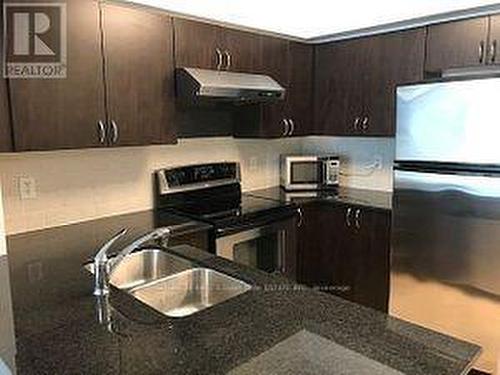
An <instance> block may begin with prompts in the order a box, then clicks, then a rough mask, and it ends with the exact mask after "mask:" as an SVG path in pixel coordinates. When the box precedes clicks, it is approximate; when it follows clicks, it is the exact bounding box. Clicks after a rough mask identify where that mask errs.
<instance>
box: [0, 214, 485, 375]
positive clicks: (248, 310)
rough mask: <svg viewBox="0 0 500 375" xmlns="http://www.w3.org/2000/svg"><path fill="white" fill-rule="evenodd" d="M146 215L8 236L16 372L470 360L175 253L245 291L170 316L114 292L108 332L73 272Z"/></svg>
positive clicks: (446, 341) (428, 373) (390, 366)
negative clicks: (225, 276) (245, 287)
mask: <svg viewBox="0 0 500 375" xmlns="http://www.w3.org/2000/svg"><path fill="white" fill-rule="evenodd" d="M149 215H150V213H142V214H138V215H128V216H126V217H119V218H109V219H103V220H97V221H94V222H87V223H82V224H75V225H71V226H67V227H64V228H55V229H50V230H44V231H39V232H33V233H27V234H22V235H17V236H13V237H10V238H8V248H9V258H8V262H9V268H10V283H11V287H12V300H13V310H14V322H15V347H16V350H17V355H16V357H15V363H16V367H17V372H18V374H224V373H228V372H231V373H232V374H245V373H272V374H285V373H293V374H312V373H315V374H320V373H325V374H326V373H331V374H356V375H358V374H368V373H370V374H377V373H384V369H385V373H387V374H400V373H403V374H415V375H417V374H418V375H433V374H436V375H437V374H439V375H446V374H457V375H458V374H462V373H463V372H464V371H465V370H466V369H467V368H468V367H469V366H470V364H471V362H472V361H473V359H474V358H475V357H476V355H477V354H478V351H479V348H478V347H476V346H474V345H470V344H468V343H465V342H463V341H459V340H455V339H452V338H450V337H447V336H444V335H441V334H438V333H435V332H431V331H429V330H427V329H424V328H420V327H417V326H415V325H412V324H408V323H405V322H402V321H400V320H397V319H394V318H391V317H388V316H387V315H384V314H382V313H379V312H376V311H374V310H371V309H367V308H364V307H361V306H358V305H356V304H353V303H350V302H346V301H343V300H341V299H339V298H336V297H333V296H330V295H327V294H323V293H321V292H318V291H313V290H310V289H305V288H298V287H296V286H295V284H293V283H291V282H289V281H287V280H284V279H282V278H281V277H278V276H273V275H268V274H265V273H262V272H260V271H257V270H253V269H249V268H246V267H243V266H240V265H237V264H234V263H232V262H230V261H227V260H224V259H221V258H218V257H215V256H213V255H210V254H208V253H206V252H203V251H200V250H197V249H194V248H192V247H185V246H183V247H180V248H178V250H177V251H179V252H181V253H182V254H183V255H184V256H185V257H187V258H189V259H191V260H192V261H193V262H195V263H197V264H201V265H203V266H206V267H209V268H213V269H216V270H219V271H220V272H223V273H226V274H228V275H232V276H234V277H237V278H240V279H243V280H245V281H247V282H248V283H250V284H251V285H253V289H252V290H251V291H249V292H247V293H245V294H242V295H240V296H238V297H236V298H234V299H231V300H228V301H226V302H224V303H222V304H220V305H217V306H214V307H212V308H209V309H207V310H204V311H202V312H200V313H198V314H195V315H192V316H190V317H187V318H181V319H174V318H168V317H165V316H163V315H161V314H159V313H157V312H156V311H154V310H152V309H150V308H149V307H147V306H145V305H142V304H141V303H139V302H137V301H135V300H134V299H132V298H131V297H129V296H128V295H126V294H124V293H123V292H120V291H118V290H115V289H113V290H112V293H111V296H110V303H111V306H112V316H113V321H114V324H113V326H114V330H113V332H110V331H109V330H108V329H107V328H106V327H105V326H103V325H100V324H99V323H98V322H97V318H96V300H95V297H94V296H93V295H92V287H93V280H92V277H91V275H90V274H89V273H88V272H87V271H86V270H84V269H83V268H82V264H83V263H84V262H85V261H86V260H87V259H88V258H89V256H91V255H93V253H94V252H95V248H96V246H97V244H99V243H101V242H102V241H103V240H104V239H105V238H108V236H109V235H110V233H113V231H115V229H116V227H122V226H123V225H124V224H125V223H128V225H134V226H137V227H138V228H141V230H143V231H144V230H149V229H150V228H149V227H150V225H152V222H150V216H149ZM0 264H3V266H2V267H0V273H2V274H3V275H5V274H6V271H7V270H6V268H7V267H6V264H7V263H5V262H4V263H0ZM0 319H6V317H4V316H3V315H2V317H0ZM2 334H3V332H2ZM301 346H303V348H304V350H302V351H301V350H298V348H300V347H301ZM0 353H1V352H0ZM293 353H297V355H293ZM276 362H278V363H280V364H281V365H280V366H278V367H276ZM290 366H291V367H292V369H290ZM320 370H321V371H322V372H320ZM290 371H292V372H290ZM376 371H382V372H376Z"/></svg>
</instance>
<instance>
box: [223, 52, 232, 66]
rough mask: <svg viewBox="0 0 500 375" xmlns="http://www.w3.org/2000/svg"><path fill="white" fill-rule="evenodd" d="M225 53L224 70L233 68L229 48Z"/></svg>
mask: <svg viewBox="0 0 500 375" xmlns="http://www.w3.org/2000/svg"><path fill="white" fill-rule="evenodd" d="M224 55H225V56H226V67H225V69H224V70H229V69H230V68H231V54H230V53H229V51H228V50H225V51H224Z"/></svg>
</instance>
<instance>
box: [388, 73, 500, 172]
mask: <svg viewBox="0 0 500 375" xmlns="http://www.w3.org/2000/svg"><path fill="white" fill-rule="evenodd" d="M499 92H500V78H487V79H475V80H467V81H452V82H435V83H424V84H417V85H409V86H400V87H398V88H397V131H396V160H398V161H416V160H418V161H432V162H448V163H466V164H500V147H498V140H499V139H500V117H499V116H498V103H499V102H498V93H499Z"/></svg>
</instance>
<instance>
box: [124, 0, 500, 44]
mask: <svg viewBox="0 0 500 375" xmlns="http://www.w3.org/2000/svg"><path fill="white" fill-rule="evenodd" d="M129 1H132V2H136V3H141V4H146V5H151V6H154V7H157V8H162V9H166V10H169V11H172V12H176V13H182V14H186V15H191V16H195V17H200V18H206V19H211V20H215V21H221V22H224V23H231V24H235V25H240V26H244V27H250V28H255V29H262V30H266V31H271V32H276V33H280V34H286V35H290V36H295V37H298V38H304V39H310V38H318V37H321V36H325V35H332V34H339V33H346V32H352V31H356V30H360V29H364V28H369V27H377V26H381V25H387V24H390V23H394V22H400V21H408V20H411V19H415V18H421V17H429V16H434V15H438V14H442V13H448V12H456V11H461V10H465V9H470V8H475V7H481V6H491V5H493V4H495V5H497V6H498V8H499V9H500V2H499V1H498V0H497V1H492V0H347V1H342V2H340V1H331V0H330V1H329V0H300V1H299V0H129Z"/></svg>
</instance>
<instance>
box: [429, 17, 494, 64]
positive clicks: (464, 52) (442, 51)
mask: <svg viewBox="0 0 500 375" xmlns="http://www.w3.org/2000/svg"><path fill="white" fill-rule="evenodd" d="M428 33H429V34H428V37H427V53H426V56H427V58H426V62H425V71H426V72H432V73H439V72H441V71H442V70H444V69H450V68H460V67H467V66H477V65H482V64H483V63H484V62H485V58H484V56H485V53H486V50H485V49H486V43H487V39H488V17H481V18H474V19H469V20H465V21H456V22H448V23H443V24H439V25H432V26H429V28H428Z"/></svg>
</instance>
